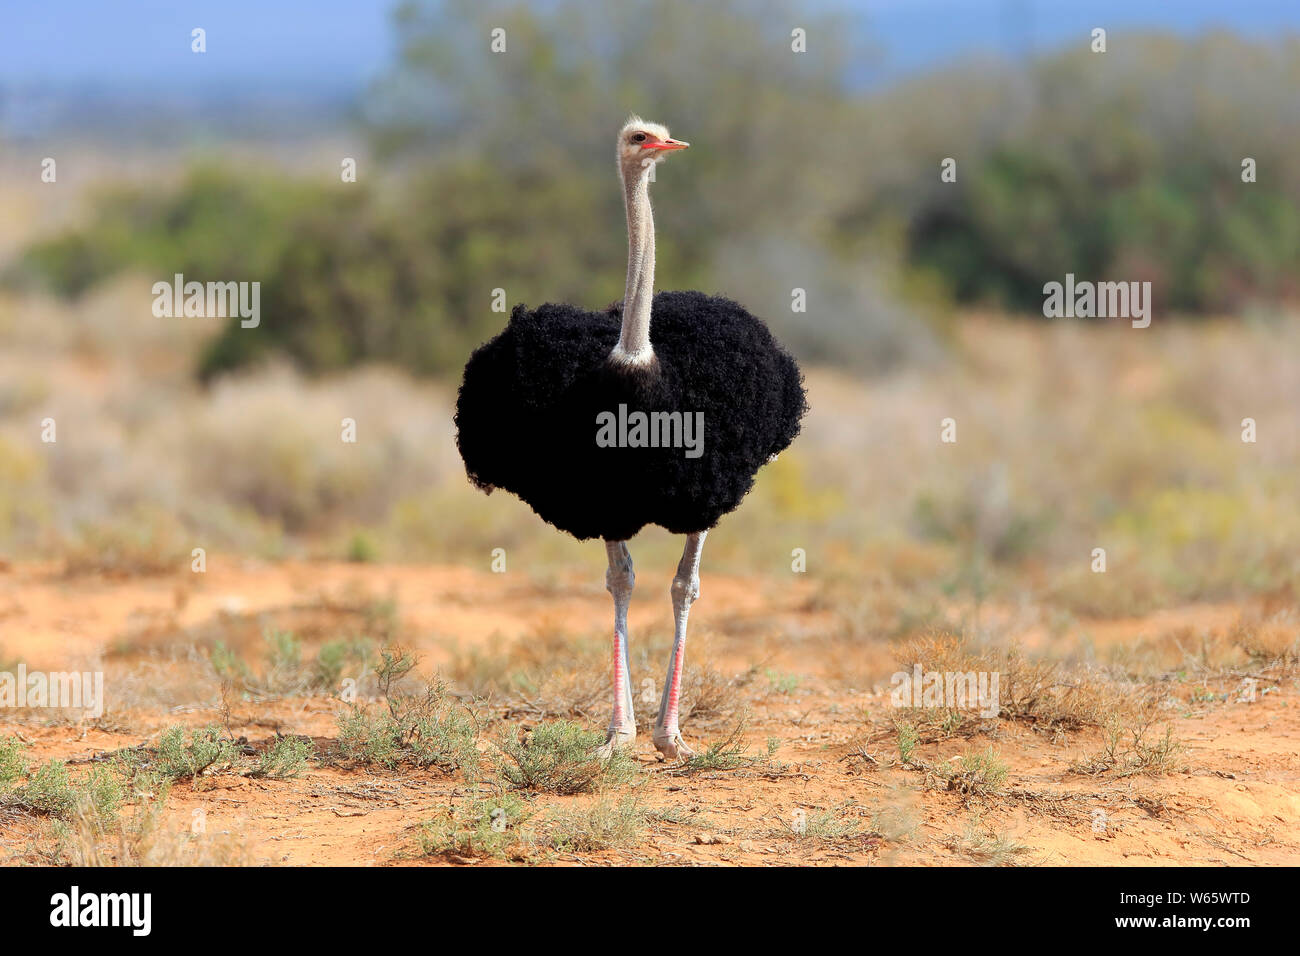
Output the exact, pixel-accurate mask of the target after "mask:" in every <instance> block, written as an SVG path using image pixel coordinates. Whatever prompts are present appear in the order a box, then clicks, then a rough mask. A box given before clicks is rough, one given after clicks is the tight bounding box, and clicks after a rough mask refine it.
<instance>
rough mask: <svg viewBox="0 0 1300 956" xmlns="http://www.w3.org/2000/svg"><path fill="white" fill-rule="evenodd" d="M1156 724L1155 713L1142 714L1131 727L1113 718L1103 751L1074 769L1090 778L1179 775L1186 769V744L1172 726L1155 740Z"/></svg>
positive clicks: (1104, 734) (1106, 729) (1108, 723)
mask: <svg viewBox="0 0 1300 956" xmlns="http://www.w3.org/2000/svg"><path fill="white" fill-rule="evenodd" d="M1154 723H1155V712H1154V710H1152V711H1149V712H1147V713H1143V714H1141V715H1140V716H1139V717H1137V718H1136V719H1134V720H1133V721H1132V722H1131V723H1129V722H1126V721H1125V720H1124V719H1123V718H1122V717H1120V716H1118V715H1114V716H1112V717H1111V718H1109V719H1108V720H1107V721H1106V724H1105V726H1104V727H1103V728H1102V748H1101V750H1100V751H1099V752H1098V753H1095V754H1093V755H1091V756H1089V757H1086V758H1084V759H1082V760H1077V761H1075V762H1074V763H1073V764H1071V765H1070V769H1071V770H1072V771H1074V772H1075V773H1081V774H1089V775H1096V774H1102V773H1110V772H1114V773H1115V774H1116V776H1119V777H1131V776H1133V775H1134V774H1139V773H1142V774H1148V775H1150V776H1160V775H1162V774H1167V773H1174V772H1176V771H1177V770H1179V769H1181V768H1182V767H1183V766H1184V762H1183V760H1182V757H1183V752H1184V747H1183V744H1182V742H1181V741H1179V740H1178V739H1176V738H1175V737H1174V728H1173V725H1172V724H1169V725H1166V726H1165V730H1164V733H1163V734H1160V735H1159V736H1153V735H1152V734H1151V731H1152V728H1153V725H1154Z"/></svg>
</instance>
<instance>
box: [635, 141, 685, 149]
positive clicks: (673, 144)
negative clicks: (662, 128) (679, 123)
mask: <svg viewBox="0 0 1300 956" xmlns="http://www.w3.org/2000/svg"><path fill="white" fill-rule="evenodd" d="M690 145H691V144H690V143H687V142H683V141H682V140H680V139H666V140H664V141H663V142H661V143H646V144H645V146H644V147H643V148H644V149H687V148H688V147H689V146H690Z"/></svg>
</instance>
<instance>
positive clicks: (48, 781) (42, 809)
mask: <svg viewBox="0 0 1300 956" xmlns="http://www.w3.org/2000/svg"><path fill="white" fill-rule="evenodd" d="M17 798H18V803H19V804H20V805H21V806H22V807H23V808H24V809H27V810H30V811H32V812H33V813H48V814H50V815H51V816H56V817H57V816H65V815H67V814H68V813H70V812H71V811H72V808H73V807H75V806H76V805H77V796H76V793H75V792H74V791H73V789H72V781H71V780H70V779H69V778H68V765H67V764H65V763H64V762H63V761H62V760H51V761H49V762H47V763H44V764H41V765H40V766H39V767H37V768H36V770H35V771H34V772H33V773H32V775H31V777H30V778H28V780H27V783H25V784H24V785H23V786H22V787H20V788H19V789H18V791H17Z"/></svg>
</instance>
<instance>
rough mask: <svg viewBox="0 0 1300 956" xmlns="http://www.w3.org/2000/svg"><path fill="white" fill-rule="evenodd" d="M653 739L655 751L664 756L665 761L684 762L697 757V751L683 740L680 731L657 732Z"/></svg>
mask: <svg viewBox="0 0 1300 956" xmlns="http://www.w3.org/2000/svg"><path fill="white" fill-rule="evenodd" d="M653 739H654V745H655V750H657V751H659V752H660V753H661V754H663V756H664V759H665V760H681V761H683V762H684V761H687V760H690V759H691V758H692V757H694V756H695V751H694V750H692V749H691V748H690V747H688V746H686V742H685V741H684V740H682V734H681V731H680V730H671V731H670V730H656V731H655V734H654V738H653Z"/></svg>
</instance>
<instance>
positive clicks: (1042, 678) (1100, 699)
mask: <svg viewBox="0 0 1300 956" xmlns="http://www.w3.org/2000/svg"><path fill="white" fill-rule="evenodd" d="M896 661H897V663H898V666H899V668H900V669H902V670H906V671H909V672H910V671H911V670H912V668H913V667H914V666H915V665H916V664H920V666H921V669H922V670H923V671H925V672H940V673H962V674H967V673H971V672H974V673H976V674H980V673H989V674H993V673H996V674H997V675H998V700H997V705H998V714H997V716H998V717H999V718H1001V719H1003V720H1010V721H1016V722H1020V723H1025V724H1029V725H1030V726H1032V727H1034V728H1035V729H1038V730H1045V731H1050V732H1057V731H1076V730H1081V729H1083V728H1086V727H1099V726H1102V725H1103V724H1104V723H1105V721H1106V720H1107V719H1108V718H1109V717H1110V716H1111V715H1112V714H1114V713H1117V712H1127V711H1129V710H1130V709H1131V708H1132V707H1133V706H1135V704H1136V703H1137V702H1138V701H1140V700H1143V699H1145V698H1146V697H1147V696H1149V695H1148V694H1147V692H1146V690H1145V689H1144V688H1135V687H1131V686H1127V685H1125V684H1121V683H1119V682H1117V681H1115V680H1113V679H1109V678H1108V677H1106V676H1105V675H1102V674H1099V673H1098V672H1097V671H1096V670H1095V669H1093V668H1084V667H1075V668H1068V667H1067V666H1066V665H1065V664H1063V663H1061V662H1058V661H1048V660H1042V659H1037V660H1034V659H1030V658H1028V657H1026V656H1025V654H1024V652H1023V650H1022V649H1021V648H1020V647H1019V645H1015V644H1013V645H1011V646H1010V647H1007V648H1003V649H992V648H990V649H981V650H974V649H972V648H970V647H969V645H968V644H967V642H966V641H964V640H963V639H962V638H960V637H958V636H956V635H952V634H942V633H939V634H930V635H927V636H925V637H921V638H915V639H913V640H911V641H908V642H906V643H905V644H903V645H901V646H900V647H899V650H898V653H897V657H896ZM901 710H902V711H903V713H902V715H901V716H900V717H899V718H897V719H896V720H895V721H894V723H895V725H900V724H904V723H906V724H910V725H911V726H913V727H914V728H915V729H916V730H917V731H918V732H919V733H920V736H921V739H922V741H925V742H929V741H933V740H936V739H941V738H944V737H950V736H971V735H973V734H976V733H979V732H980V731H981V730H986V729H989V721H988V720H987V719H986V718H984V717H983V716H982V714H980V712H979V711H977V710H975V709H974V708H973V707H972V708H969V709H961V708H957V707H951V706H947V705H944V706H937V707H906V708H902V709H901Z"/></svg>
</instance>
